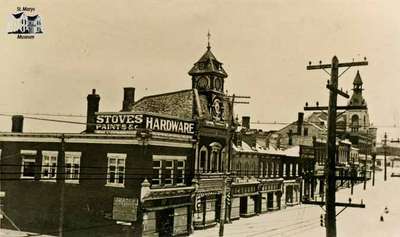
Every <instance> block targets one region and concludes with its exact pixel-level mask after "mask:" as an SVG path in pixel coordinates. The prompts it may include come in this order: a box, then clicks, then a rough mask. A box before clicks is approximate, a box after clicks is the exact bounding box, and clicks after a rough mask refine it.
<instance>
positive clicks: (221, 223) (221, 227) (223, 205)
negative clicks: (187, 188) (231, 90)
mask: <svg viewBox="0 0 400 237" xmlns="http://www.w3.org/2000/svg"><path fill="white" fill-rule="evenodd" d="M225 98H226V99H227V100H228V101H229V100H231V101H230V102H229V103H228V104H229V106H230V109H229V113H230V114H229V119H228V121H227V123H228V127H227V137H226V143H227V144H226V147H228V152H227V153H228V160H227V162H226V167H225V170H224V177H223V178H224V180H223V182H224V183H223V185H224V187H223V189H222V196H221V212H220V218H219V236H221V237H222V236H224V227H225V226H224V225H225V221H226V216H227V212H228V210H227V209H228V208H227V205H226V203H227V202H226V198H227V185H228V179H229V177H228V176H229V173H230V163H231V155H232V144H231V143H232V136H233V133H234V132H235V130H236V129H235V123H234V120H235V119H234V114H233V105H234V104H249V103H250V102H248V101H235V99H236V98H241V99H250V98H251V97H250V96H240V95H239V96H236V95H235V94H233V95H232V96H229V95H226V96H225ZM229 196H230V194H229Z"/></svg>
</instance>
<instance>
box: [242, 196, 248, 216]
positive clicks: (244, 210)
mask: <svg viewBox="0 0 400 237" xmlns="http://www.w3.org/2000/svg"><path fill="white" fill-rule="evenodd" d="M246 213H247V196H245V197H240V215H245V214H246Z"/></svg>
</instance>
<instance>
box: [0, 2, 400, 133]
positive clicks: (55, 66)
mask: <svg viewBox="0 0 400 237" xmlns="http://www.w3.org/2000/svg"><path fill="white" fill-rule="evenodd" d="M17 6H27V7H34V8H35V9H36V10H35V13H36V14H39V15H40V16H41V17H42V23H43V29H44V34H42V35H39V36H36V38H35V39H31V40H29V39H25V40H22V39H16V36H15V35H9V34H7V33H6V32H7V25H8V22H9V16H10V14H11V13H15V12H16V7H17ZM399 7H400V3H399V1H396V0H392V1H365V0H359V1H355V0H354V1H349V0H343V1H297V0H292V1H281V0H276V1H266V0H262V1H252V0H242V1H238V0H235V1H233V0H232V1H214V0H209V1H208V0H202V1H192V0H180V1H172V0H170V1H161V0H159V1H148V0H147V1H131V0H119V1H113V2H111V1H99V0H93V1H89V0H85V1H71V0H65V1H64V0H59V1H56V2H54V1H29V2H27V1H25V2H24V1H20V2H15V1H4V0H3V1H2V3H1V6H0V16H2V18H1V19H4V21H0V29H3V30H0V32H3V33H2V34H0V60H1V64H0V78H1V80H0V90H1V92H0V112H13V113H16V112H27V113H62V114H85V113H86V96H87V94H88V93H89V92H90V91H91V89H92V88H96V89H97V92H98V93H99V94H100V96H101V101H100V110H101V111H118V110H119V109H121V105H122V96H123V95H122V92H123V89H122V88H123V87H126V86H133V87H135V88H136V98H137V99H139V98H141V97H142V96H145V95H150V94H155V93H164V92H169V91H174V90H181V89H187V88H190V87H191V80H190V77H189V75H188V74H187V72H188V71H189V70H190V68H191V67H192V65H193V63H194V62H196V60H198V59H199V57H200V56H201V55H202V54H203V53H204V52H205V50H206V46H207V37H206V35H207V31H208V30H210V32H211V35H212V36H211V46H212V51H213V52H214V54H215V56H216V57H217V58H218V59H219V60H220V61H222V62H223V63H224V68H225V70H226V71H227V73H228V74H229V77H228V78H227V80H226V83H225V85H226V88H227V89H228V91H229V93H235V94H237V95H249V96H251V100H250V102H251V103H250V105H237V106H236V107H235V110H236V111H235V112H236V113H238V114H239V117H240V116H242V115H249V116H251V119H252V121H257V120H258V121H262V122H270V121H278V122H290V121H294V120H295V119H296V118H297V112H299V111H302V109H303V106H304V104H305V102H306V101H308V102H309V103H310V104H312V103H315V101H319V102H320V104H322V105H323V104H327V101H328V91H327V90H326V89H325V85H326V81H327V79H329V76H328V75H327V74H325V73H324V72H323V71H321V70H314V71H307V70H306V69H305V68H306V65H307V64H308V61H312V62H314V63H318V61H319V60H322V61H323V62H324V63H328V62H330V61H331V58H332V57H333V55H337V56H338V57H339V60H340V61H341V62H345V61H352V60H353V58H354V59H355V60H363V57H364V56H366V57H367V58H368V61H369V65H368V66H366V67H359V68H352V69H350V70H349V71H347V72H346V73H345V74H344V75H343V77H342V78H341V79H340V87H343V88H344V89H349V90H350V89H351V87H352V85H351V84H352V81H353V79H354V76H355V75H356V71H357V69H359V70H360V73H361V76H362V79H363V81H364V88H365V91H364V96H365V99H366V101H367V103H368V107H369V113H370V117H371V121H372V122H373V123H374V124H375V125H376V126H378V131H379V133H382V132H383V131H384V130H389V128H385V127H382V126H387V125H393V124H396V125H397V126H399V120H400V114H399V109H398V108H399V107H400V100H399V95H398V94H399V93H398V92H399V91H400V81H399V78H400V70H399V68H400V67H399V66H400V65H399V63H400V43H399V42H400V14H399V13H398V9H399ZM132 78H133V79H132ZM345 103H346V102H345V101H344V100H343V99H341V100H340V101H339V104H345ZM30 122H31V121H26V128H27V129H28V130H29V129H31V130H35V129H36V128H35V129H34V128H33V127H32V126H30V125H29V124H28V123H30ZM59 126H62V125H60V124H56V125H54V124H52V125H50V124H49V123H47V122H46V123H43V122H42V123H40V125H39V128H37V129H38V130H40V129H42V130H43V129H45V128H47V129H49V128H53V127H56V128H57V127H59ZM10 127H11V123H10V118H6V119H4V118H3V119H1V120H0V130H9V129H10ZM77 130H78V131H79V130H80V127H78V129H77ZM392 130H393V129H392ZM399 135H400V134H393V136H399Z"/></svg>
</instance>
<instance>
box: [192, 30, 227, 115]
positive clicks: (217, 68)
mask: <svg viewBox="0 0 400 237" xmlns="http://www.w3.org/2000/svg"><path fill="white" fill-rule="evenodd" d="M189 75H190V76H191V77H192V88H193V89H197V90H198V92H199V94H200V95H203V96H205V97H206V98H207V101H208V109H209V111H210V114H212V118H213V119H214V120H220V121H221V120H224V83H225V78H227V77H228V74H227V73H226V72H225V70H224V69H223V67H222V63H221V62H220V61H218V60H217V58H216V57H215V56H214V54H213V53H212V52H211V46H210V33H208V45H207V51H206V52H205V53H204V55H203V56H202V57H201V58H200V59H199V60H198V61H197V62H196V63H195V64H194V65H193V67H192V69H190V71H189Z"/></svg>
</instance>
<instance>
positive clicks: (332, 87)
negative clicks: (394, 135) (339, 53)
mask: <svg viewBox="0 0 400 237" xmlns="http://www.w3.org/2000/svg"><path fill="white" fill-rule="evenodd" d="M364 59H365V58H364ZM363 65H368V62H367V61H363V62H350V63H339V60H338V58H337V57H336V56H334V57H333V58H332V63H331V64H322V62H321V61H320V64H319V65H311V62H310V63H309V66H307V70H314V69H322V70H324V71H325V72H327V71H326V68H330V69H331V73H329V72H327V73H328V74H329V75H330V77H331V79H330V81H328V85H327V86H326V87H327V88H328V89H329V91H330V92H329V106H328V141H327V153H328V155H327V160H326V162H325V183H326V185H325V196H326V198H325V206H326V207H325V208H326V218H325V224H326V236H327V237H336V206H337V205H338V204H337V203H336V177H335V170H336V161H335V159H336V117H337V95H338V94H339V95H341V96H343V97H346V98H349V95H348V94H346V93H345V92H343V91H342V90H338V79H339V77H340V76H341V75H342V74H343V73H344V72H345V71H347V70H348V69H349V68H350V67H352V66H363ZM340 67H347V69H346V70H345V71H344V72H343V73H342V74H340V75H339V68H340Z"/></svg>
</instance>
